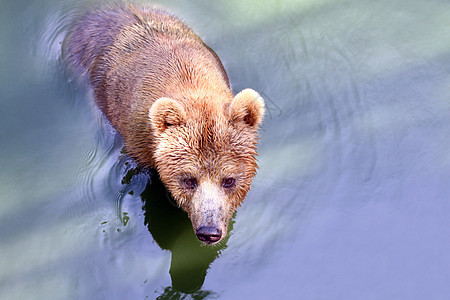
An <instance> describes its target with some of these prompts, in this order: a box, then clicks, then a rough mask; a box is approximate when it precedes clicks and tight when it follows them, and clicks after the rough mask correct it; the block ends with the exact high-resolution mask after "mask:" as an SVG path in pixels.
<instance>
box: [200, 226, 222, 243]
mask: <svg viewBox="0 0 450 300" xmlns="http://www.w3.org/2000/svg"><path fill="white" fill-rule="evenodd" d="M195 234H196V235H197V238H198V239H199V240H200V241H202V242H204V243H206V244H214V243H216V242H218V241H219V240H220V239H221V238H222V229H220V228H217V227H206V226H202V227H199V228H197V230H196V231H195Z"/></svg>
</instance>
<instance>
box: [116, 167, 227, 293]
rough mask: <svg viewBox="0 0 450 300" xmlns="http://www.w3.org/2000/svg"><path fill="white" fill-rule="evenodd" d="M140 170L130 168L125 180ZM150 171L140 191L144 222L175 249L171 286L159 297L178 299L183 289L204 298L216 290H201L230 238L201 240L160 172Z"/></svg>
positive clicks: (166, 247) (160, 241) (167, 247)
mask: <svg viewBox="0 0 450 300" xmlns="http://www.w3.org/2000/svg"><path fill="white" fill-rule="evenodd" d="M141 174H142V172H140V171H139V170H138V169H130V170H129V171H128V172H127V174H126V175H125V177H124V178H123V180H122V183H124V184H128V183H131V181H132V178H133V176H135V175H137V176H138V177H141V176H140V175H141ZM151 175H152V176H151V179H152V180H148V182H147V186H146V188H145V190H144V191H143V192H142V193H141V198H142V201H143V203H144V207H143V209H144V210H145V225H147V227H148V230H149V231H150V233H151V235H152V236H153V239H154V240H155V241H156V243H157V244H158V245H159V246H160V247H161V248H162V249H164V250H169V251H170V252H171V253H172V261H171V264H170V271H169V273H170V277H171V279H172V287H167V288H166V289H165V290H164V292H163V294H162V295H161V296H160V297H159V298H158V299H176V298H177V297H181V296H182V295H183V294H184V293H189V294H191V295H190V296H191V297H193V299H204V298H205V297H207V296H209V295H211V294H213V292H210V291H200V289H201V287H202V285H203V282H204V281H205V277H206V273H207V270H208V268H209V265H210V264H211V263H212V262H213V261H214V260H215V259H216V258H217V257H218V255H219V253H220V251H221V250H223V249H225V248H226V242H227V240H228V238H225V239H224V240H223V241H222V242H220V243H219V244H218V245H215V246H206V245H204V244H203V243H202V242H200V241H199V240H198V239H197V237H196V236H195V234H194V231H193V229H192V225H191V221H190V220H189V217H188V215H187V213H186V212H184V211H183V210H182V209H180V208H179V207H177V206H176V204H175V203H174V202H173V200H172V199H171V197H170V196H169V194H168V191H167V190H166V188H165V186H164V185H163V183H162V182H161V181H160V180H159V178H158V177H157V175H156V174H151ZM146 178H149V177H147V176H146ZM232 228H233V221H231V222H230V226H229V230H232ZM227 237H228V235H227ZM174 297H175V298H174Z"/></svg>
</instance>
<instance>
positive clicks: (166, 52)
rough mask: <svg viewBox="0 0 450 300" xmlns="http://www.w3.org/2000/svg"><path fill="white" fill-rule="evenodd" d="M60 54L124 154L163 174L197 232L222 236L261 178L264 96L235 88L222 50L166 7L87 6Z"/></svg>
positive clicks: (204, 237) (213, 238) (209, 240)
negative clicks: (108, 124)
mask: <svg viewBox="0 0 450 300" xmlns="http://www.w3.org/2000/svg"><path fill="white" fill-rule="evenodd" d="M62 57H63V59H64V61H65V62H66V63H67V65H68V66H69V69H71V70H72V71H73V72H75V73H76V74H77V75H80V76H81V75H82V74H84V77H85V78H87V80H88V82H89V84H90V85H91V86H92V88H93V93H94V97H95V100H96V102H97V104H98V106H99V108H100V110H101V111H102V112H103V113H104V115H105V116H106V117H107V119H108V120H109V121H110V122H111V124H112V126H113V127H114V128H115V129H116V130H117V131H118V133H119V134H120V135H121V136H122V137H123V140H124V147H125V151H126V153H127V154H128V155H129V156H130V157H131V158H133V159H134V160H135V161H136V162H137V164H138V165H139V166H140V167H143V168H149V169H155V170H156V171H157V172H158V174H159V177H160V178H161V181H162V182H163V183H164V185H165V186H166V188H167V190H168V191H169V192H170V194H171V196H172V198H173V199H174V200H175V202H176V203H177V205H178V206H179V207H181V208H182V209H183V210H184V211H185V212H187V214H188V216H189V219H190V220H191V223H192V227H193V230H194V232H195V234H196V236H197V238H198V239H199V240H200V241H202V242H204V243H205V244H215V243H218V242H219V241H220V240H222V239H223V237H224V236H225V235H226V234H227V228H228V223H229V221H230V219H231V217H232V216H233V214H234V212H235V211H236V209H237V207H239V206H240V205H241V203H242V202H243V200H244V198H245V197H246V195H247V193H248V191H249V189H250V185H251V182H252V180H253V178H254V176H255V175H256V170H257V168H258V165H257V160H256V156H257V144H258V141H259V134H258V130H259V127H260V125H261V123H262V120H263V116H264V111H265V104H264V100H263V98H262V97H261V96H260V95H259V94H258V93H257V92H256V91H254V90H252V89H244V90H242V91H241V92H239V93H237V94H236V95H233V93H232V91H231V88H230V83H229V79H228V76H227V73H226V72H225V68H224V66H223V64H222V62H221V61H220V59H219V57H218V56H217V54H216V53H215V52H214V51H213V50H212V49H211V48H209V47H208V46H207V45H206V44H205V43H204V42H203V41H202V40H201V39H200V38H199V37H198V36H197V35H196V34H195V33H194V32H193V31H192V30H191V29H190V28H189V27H188V26H186V25H185V24H184V23H183V22H182V21H180V20H179V19H178V18H176V17H174V16H173V15H172V14H171V13H169V12H167V11H165V10H163V9H156V8H152V7H145V6H139V7H138V6H135V5H132V4H127V5H113V6H108V7H100V8H95V9H92V10H90V11H87V12H85V13H84V14H82V15H80V16H79V17H78V18H77V19H76V20H74V22H73V24H72V26H71V28H70V29H69V30H68V33H67V35H66V37H65V39H64V42H63V45H62Z"/></svg>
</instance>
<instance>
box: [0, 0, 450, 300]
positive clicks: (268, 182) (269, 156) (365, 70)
mask: <svg viewBox="0 0 450 300" xmlns="http://www.w3.org/2000/svg"><path fill="white" fill-rule="evenodd" d="M94 4H95V2H94V1H85V2H76V1H65V2H59V1H51V0H48V1H40V2H39V3H37V2H36V3H34V2H30V3H28V2H25V1H3V2H1V3H0V7H1V9H0V25H1V26H0V41H1V43H0V87H1V96H0V99H1V102H0V103H1V106H0V120H1V121H0V122H1V126H0V128H1V129H0V165H1V166H2V168H1V172H0V189H1V196H0V228H2V230H1V231H0V253H1V255H0V298H1V299H49V298H54V299H124V298H127V299H156V298H159V299H180V298H183V297H185V298H183V299H190V298H192V299H216V298H219V299H277V298H279V299H311V298H313V299H392V298H395V299H446V298H448V297H449V295H450V287H449V285H448V282H447V281H448V280H447V278H449V276H450V256H449V254H448V249H449V247H450V235H449V230H448V228H449V227H450V221H449V220H450V219H449V218H448V215H449V213H450V201H449V200H450V199H449V198H450V184H449V181H450V152H449V149H450V125H449V124H450V89H449V86H450V3H449V2H448V1H445V0H442V1H423V0H413V1H406V0H403V1H401V0H398V1H331V0H328V1H326V0H321V1H307V0H297V1H296V0H291V1H275V0H273V1H234V0H233V1H230V0H227V1H214V2H207V3H206V2H204V1H191V2H184V1H175V0H174V1H165V2H162V3H161V5H163V6H164V7H166V8H169V9H170V10H172V11H173V12H174V13H176V14H178V15H180V16H182V18H183V19H184V20H185V21H186V22H187V23H188V24H189V25H190V26H191V27H192V28H194V30H195V31H196V32H197V33H199V34H200V36H201V37H202V38H203V39H204V40H205V41H206V43H207V44H208V45H209V46H211V47H212V48H213V49H214V50H215V51H216V52H217V53H218V55H219V56H220V57H221V59H222V61H223V62H224V65H225V67H226V69H227V71H228V75H229V77H230V80H231V83H232V87H233V90H234V91H235V92H237V91H239V90H241V89H243V88H246V87H251V88H254V89H255V90H257V91H259V92H260V93H261V94H262V95H264V97H265V99H266V102H267V106H268V112H267V115H266V119H265V123H264V126H263V130H262V132H261V136H262V139H261V143H260V151H259V153H260V156H259V162H260V170H259V172H258V175H257V177H256V179H255V181H254V184H253V187H252V190H251V192H250V193H249V195H248V197H247V199H246V201H245V203H244V205H243V206H242V207H241V208H239V209H238V212H237V214H236V216H235V217H234V219H233V223H232V224H231V225H232V226H231V227H232V230H231V233H230V236H229V238H228V240H227V241H225V242H224V243H222V244H221V245H220V246H219V247H217V248H207V247H199V246H198V244H197V243H195V237H194V236H193V233H192V229H191V228H190V224H189V221H188V219H187V218H186V216H185V214H184V213H183V212H181V211H179V210H177V209H176V208H175V207H174V206H173V205H172V204H171V202H170V200H167V194H166V192H165V190H164V188H163V187H162V186H161V184H160V183H159V182H158V180H157V178H156V176H154V174H147V173H145V172H139V170H136V166H135V165H134V163H133V162H132V161H130V160H129V159H128V158H127V156H126V155H124V154H123V153H121V149H122V140H121V138H120V136H118V135H117V134H115V132H114V130H113V129H112V128H111V127H110V126H109V124H108V122H107V121H106V120H105V119H104V117H103V116H102V115H101V113H100V112H99V111H98V109H96V107H95V105H94V102H93V100H92V94H91V91H90V90H89V89H88V88H87V87H86V86H85V85H83V84H78V83H76V82H71V81H70V80H69V78H68V77H67V76H66V75H65V74H64V71H63V68H62V63H61V62H60V60H59V55H60V50H59V48H60V42H61V41H62V38H63V37H64V32H65V29H66V25H67V24H69V23H70V20H71V19H72V18H73V17H74V16H75V15H76V12H77V10H78V9H80V8H85V7H89V6H91V5H94ZM149 178H150V182H149V181H148V179H149Z"/></svg>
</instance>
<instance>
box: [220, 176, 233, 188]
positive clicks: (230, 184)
mask: <svg viewBox="0 0 450 300" xmlns="http://www.w3.org/2000/svg"><path fill="white" fill-rule="evenodd" d="M235 182H236V180H235V179H234V178H233V177H227V178H224V180H222V186H223V187H224V188H226V189H228V188H230V187H233V186H234V184H235Z"/></svg>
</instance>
